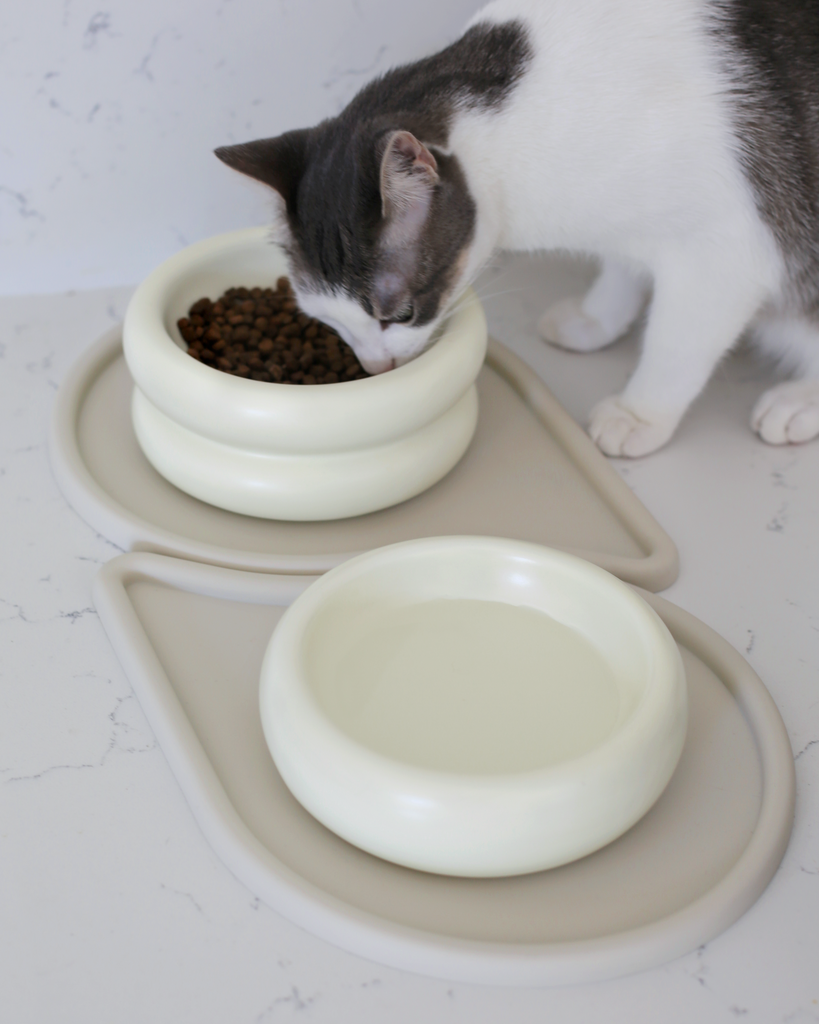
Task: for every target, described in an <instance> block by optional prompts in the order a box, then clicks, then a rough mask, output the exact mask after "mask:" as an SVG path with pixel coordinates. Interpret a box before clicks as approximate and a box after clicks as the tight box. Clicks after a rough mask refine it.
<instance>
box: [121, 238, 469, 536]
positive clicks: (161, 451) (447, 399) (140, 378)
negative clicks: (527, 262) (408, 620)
mask: <svg viewBox="0 0 819 1024" xmlns="http://www.w3.org/2000/svg"><path fill="white" fill-rule="evenodd" d="M286 272H287V265H286V260H285V256H284V253H283V252H282V250H281V249H280V248H279V247H278V246H276V245H275V244H273V243H272V242H271V241H270V238H269V232H268V230H267V229H265V228H250V229H247V230H242V231H235V232H230V233H228V234H224V235H219V236H216V237H214V238H210V239H207V240H205V241H203V242H199V243H197V244H195V245H192V246H189V247H188V248H186V249H184V250H182V251H181V252H179V253H177V254H176V255H175V256H173V257H172V258H171V259H169V260H167V261H166V262H165V263H163V264H161V265H160V266H159V267H158V268H157V269H156V270H154V271H153V273H151V274H150V275H149V276H148V277H147V278H146V280H145V281H144V282H143V283H142V284H141V285H140V286H139V288H138V289H137V290H136V292H135V293H134V296H133V298H132V299H131V302H130V304H129V306H128V310H127V312H126V316H125V323H124V327H123V343H124V350H125V358H126V361H127V363H128V368H129V370H130V372H131V375H132V377H133V379H134V385H135V386H134V392H133V399H132V420H133V425H134V430H135V433H136V437H137V440H138V442H139V445H140V447H141V449H142V451H143V452H144V454H145V456H146V457H147V459H148V461H149V462H151V464H152V465H153V466H154V468H155V469H156V470H157V471H158V472H159V473H160V474H161V475H162V476H164V477H165V478H166V479H167V480H169V481H170V482H171V483H172V484H174V485H175V486H176V487H178V488H180V489H181V490H183V491H185V492H187V493H188V494H191V495H193V496H194V497H196V498H199V499H201V500H202V501H205V502H208V503H209V504H211V505H216V506H218V507H220V508H224V509H228V510H230V511H233V512H239V513H243V514H245V515H251V516H258V517H262V518H269V519H284V520H327V519H341V518H346V517H349V516H355V515H361V514H364V513H366V512H372V511H375V510H377V509H381V508H386V507H388V506H390V505H394V504H397V503H399V502H401V501H405V500H406V499H408V498H411V497H413V496H414V495H416V494H419V493H421V492H422V491H424V490H426V489H427V488H428V487H431V486H432V485H433V484H434V483H436V482H437V481H438V480H440V479H441V478H442V477H443V476H444V475H445V474H446V473H448V472H449V471H450V470H451V469H452V468H453V466H454V465H455V464H456V463H457V462H458V460H459V459H460V458H461V456H462V455H463V454H464V452H465V451H466V449H467V447H468V446H469V443H470V441H471V439H472V436H473V434H474V431H475V427H476V425H477V414H478V400H477V392H476V389H475V378H476V377H477V375H478V372H479V371H480V368H481V366H482V364H483V360H484V356H485V352H486V341H487V335H486V321H485V318H484V314H483V310H482V308H481V306H480V303H479V302H478V300H477V298H476V297H474V296H472V295H470V296H467V297H466V299H465V301H463V302H460V303H459V305H458V308H457V310H455V311H454V312H453V313H452V315H451V316H450V318H449V320H448V321H446V322H445V323H444V324H443V327H442V328H441V330H440V331H439V333H438V334H437V335H436V336H435V338H434V340H433V343H432V344H431V345H430V346H429V347H428V348H427V349H426V350H425V351H424V352H422V353H421V354H420V355H419V356H418V357H417V358H416V359H414V360H412V361H411V362H408V363H406V364H405V365H403V366H399V367H397V368H395V369H393V370H390V371H389V372H386V373H380V374H378V375H376V376H370V375H369V374H367V373H366V372H365V371H364V369H363V367H362V366H361V365H360V364H359V363H358V362H357V361H356V360H355V356H354V354H353V352H352V350H351V349H350V348H349V347H348V346H347V345H345V344H344V342H343V341H342V339H341V338H340V337H339V336H338V335H337V334H336V332H335V331H334V330H333V329H332V328H330V327H328V326H327V325H325V324H322V323H320V322H319V321H316V320H313V319H311V318H310V317H308V316H306V315H305V314H303V313H301V311H300V310H299V309H298V308H297V306H296V303H295V299H294V296H293V294H292V290H291V289H290V286H289V283H288V282H287V280H286V277H285V275H286Z"/></svg>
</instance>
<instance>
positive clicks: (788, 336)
mask: <svg viewBox="0 0 819 1024" xmlns="http://www.w3.org/2000/svg"><path fill="white" fill-rule="evenodd" d="M753 338H754V340H755V341H756V342H757V344H758V345H759V346H760V347H761V348H762V349H764V350H765V351H767V352H769V353H771V354H772V355H774V356H776V357H777V358H778V359H784V360H786V361H787V362H788V363H790V364H791V365H792V366H794V367H795V369H796V376H795V379H794V380H788V381H784V382H783V383H782V384H777V385H776V386H775V387H772V388H769V389H768V390H767V391H766V392H764V393H763V395H762V396H761V397H760V399H759V401H758V402H757V403H756V405H755V406H754V410H753V412H752V413H751V427H752V428H753V429H754V430H755V431H756V432H757V433H758V434H759V436H760V437H761V438H762V440H763V441H767V442H768V444H799V443H801V442H802V441H810V440H811V439H812V438H814V437H817V436H819V324H816V323H813V322H812V321H810V320H808V319H807V318H801V317H785V316H782V317H776V318H774V317H766V318H765V319H764V320H761V321H760V322H759V323H758V324H756V325H755V327H754V331H753Z"/></svg>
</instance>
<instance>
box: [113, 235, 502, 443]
mask: <svg viewBox="0 0 819 1024" xmlns="http://www.w3.org/2000/svg"><path fill="white" fill-rule="evenodd" d="M248 254H249V255H250V256H251V257H253V258H254V259H259V260H262V261H268V260H269V263H270V279H271V281H275V279H276V277H278V276H279V275H281V274H282V273H284V272H285V270H286V265H285V263H284V256H283V254H282V253H281V250H280V249H279V247H278V246H276V245H275V244H274V243H273V242H272V240H271V239H270V233H269V230H268V229H267V228H245V229H242V230H239V231H230V232H227V233H225V234H222V235H217V236H214V237H212V238H207V239H205V240H203V241H201V242H197V243H195V244H193V245H190V246H188V247H187V248H185V249H183V250H181V251H180V252H178V253H176V254H175V255H173V256H171V257H170V258H169V259H168V260H166V261H165V262H164V263H161V264H160V265H159V266H158V267H156V268H155V269H154V270H153V271H152V272H151V273H150V274H149V275H148V276H147V277H146V278H145V280H144V281H143V282H142V283H141V284H140V285H139V287H138V288H137V289H136V291H135V292H134V295H133V296H132V298H131V300H130V302H129V304H128V308H127V310H126V313H125V320H124V324H123V348H124V352H125V358H126V362H127V363H128V367H129V369H130V371H131V375H132V376H133V378H134V381H135V383H136V385H137V387H138V388H139V389H140V390H141V391H142V392H143V394H144V395H145V396H146V398H148V399H149V400H150V402H151V403H152V404H153V405H155V406H156V407H157V408H158V409H159V410H160V411H161V412H163V413H164V414H165V415H166V416H168V417H170V418H171V419H172V420H175V421H176V422H178V423H179V424H180V425H182V426H184V427H186V428H187V429H189V430H191V431H194V432H195V433H199V434H202V435H203V436H204V437H207V438H210V439H211V440H213V441H218V442H221V443H224V444H227V445H232V446H235V447H239V448H244V449H246V450H248V451H260V452H268V451H269V452H272V453H282V454H284V453H297V454H301V453H311V452H335V451H346V450H350V449H357V448H370V447H373V446H376V445H379V444H383V443H386V442H388V441H391V440H394V439H397V438H400V437H402V436H404V435H406V434H408V433H411V432H413V431H416V430H418V429H419V428H421V427H423V426H425V425H426V424H427V423H429V422H431V421H432V420H434V419H437V418H438V417H439V416H440V415H442V414H443V413H444V412H445V411H446V409H448V408H449V407H450V406H451V405H452V404H453V403H455V402H457V401H458V399H459V398H461V397H462V395H463V394H464V393H465V392H466V391H467V389H468V388H469V387H470V385H471V384H472V382H473V381H474V379H475V377H476V376H477V374H478V371H479V370H480V367H481V365H482V363H483V360H484V356H485V353H486V337H487V334H486V318H485V316H484V313H483V308H482V306H481V304H480V302H479V301H478V299H477V296H476V295H475V294H474V292H472V291H471V290H468V292H467V293H466V294H465V296H464V298H463V300H462V301H460V302H459V304H458V306H457V308H456V310H455V311H454V312H453V313H452V314H451V316H450V317H449V318H448V320H447V321H446V322H445V324H444V326H443V330H442V332H441V334H440V336H439V337H438V339H437V341H435V343H434V344H432V345H431V346H430V347H429V348H428V349H427V350H426V351H424V352H423V353H422V354H421V355H420V356H418V358H416V359H414V360H412V361H411V362H409V363H407V364H405V365H404V366H400V367H398V368H397V369H395V370H392V371H390V372H389V373H384V374H379V375H378V376H375V377H370V378H368V379H365V380H357V381H349V382H345V383H343V384H337V385H333V384H327V385H322V386H320V387H312V388H301V387H292V386H290V385H285V384H276V383H267V382H262V381H255V380H244V379H242V378H240V377H233V376H231V375H230V374H226V373H222V372H221V371H219V370H215V369H213V368H212V367H209V366H205V365H204V364H202V363H199V362H197V361H196V360H193V359H190V358H189V357H188V356H187V355H186V354H185V351H184V349H183V348H182V347H181V346H180V345H179V344H178V343H177V342H176V341H175V340H174V338H173V337H172V336H171V334H170V333H169V328H168V324H167V318H168V316H169V306H170V305H172V304H173V301H174V297H175V295H176V294H177V292H178V290H179V289H180V288H182V287H183V286H184V284H185V282H187V281H189V280H190V278H191V277H192V276H194V275H198V274H201V275H202V276H203V279H205V275H206V273H207V272H208V270H207V268H208V267H211V266H213V264H214V261H218V260H220V259H226V258H231V257H233V258H235V260H236V261H237V266H241V263H240V261H241V260H242V259H243V258H247V257H248ZM243 272H245V273H246V272H247V271H243V270H242V269H239V270H237V272H236V275H235V276H236V277H237V278H241V276H242V273H243ZM220 274H221V271H220ZM230 281H232V283H233V284H236V283H241V282H237V281H234V280H233V278H232V277H231V278H230ZM251 283H252V282H251ZM228 286H229V281H228V279H227V278H225V279H224V287H228ZM214 287H222V286H221V285H219V286H214ZM201 290H202V291H205V290H207V286H206V285H204V284H203V286H202V289H201ZM213 297H214V298H215V297H216V296H215V295H214V296H213Z"/></svg>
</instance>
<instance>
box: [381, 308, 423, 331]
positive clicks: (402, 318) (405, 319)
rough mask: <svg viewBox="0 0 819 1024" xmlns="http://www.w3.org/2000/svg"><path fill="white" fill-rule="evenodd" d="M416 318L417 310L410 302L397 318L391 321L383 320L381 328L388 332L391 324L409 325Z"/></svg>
mask: <svg viewBox="0 0 819 1024" xmlns="http://www.w3.org/2000/svg"><path fill="white" fill-rule="evenodd" d="M414 316H415V309H414V308H413V305H412V303H411V302H410V303H408V304H407V305H406V306H404V308H403V309H401V310H400V312H399V313H397V314H396V315H395V316H391V317H390V318H389V320H382V321H381V328H382V330H386V329H387V328H388V327H389V326H390V324H408V323H409V322H410V320H412V318H413V317H414Z"/></svg>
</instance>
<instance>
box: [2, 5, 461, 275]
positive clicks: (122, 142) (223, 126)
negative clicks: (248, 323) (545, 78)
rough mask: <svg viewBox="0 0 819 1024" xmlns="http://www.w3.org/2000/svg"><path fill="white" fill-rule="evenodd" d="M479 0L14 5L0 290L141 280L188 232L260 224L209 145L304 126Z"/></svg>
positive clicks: (456, 26)
mask: <svg viewBox="0 0 819 1024" xmlns="http://www.w3.org/2000/svg"><path fill="white" fill-rule="evenodd" d="M479 6H480V0H449V2H448V3H446V4H441V3H438V2H437V0H414V3H412V4H404V5H402V4H385V3H383V0H307V2H294V0H270V2H263V0H249V2H244V3H235V2H230V0H201V2H199V3H196V4H184V3H181V2H180V0H171V2H170V3H168V2H165V0H142V2H141V3H139V4H135V3H129V2H127V0H112V2H110V3H106V4H105V5H104V7H102V6H97V5H96V4H94V3H89V2H87V0H72V2H63V0H46V2H45V3H38V4H7V5H6V8H5V9H4V17H3V30H2V36H1V37H0V54H2V60H0V91H2V94H3V95H4V96H14V103H13V104H6V109H5V110H4V115H3V116H4V121H3V141H2V145H0V218H2V219H3V222H4V236H5V242H6V244H5V245H4V246H3V247H2V249H0V292H2V293H3V294H15V293H33V292H53V291H60V290H64V289H66V288H72V287H81V288H97V287H104V286H108V285H116V284H120V283H121V282H123V281H137V280H140V279H141V278H142V277H144V276H145V274H146V273H147V272H148V271H149V270H150V269H151V268H152V267H153V266H155V265H156V264H157V263H159V262H160V261H161V260H162V259H164V258H166V257H167V256H170V255H171V254H172V253H173V252H175V251H176V250H177V249H178V248H179V247H180V246H181V245H185V244H187V243H188V241H190V242H193V241H196V240H198V239H200V238H204V237H206V236H208V235H211V234H216V233H218V232H219V231H227V230H230V229H231V228H237V227H244V226H249V225H251V224H257V223H263V222H264V221H265V220H266V219H267V218H268V217H269V200H268V196H267V193H266V192H265V190H263V189H254V188H252V187H249V186H247V185H245V184H244V183H242V182H241V181H239V180H238V179H237V178H236V176H235V175H232V174H231V173H230V172H229V171H228V170H227V169H226V168H225V167H223V166H222V165H220V164H219V162H218V161H217V160H216V159H215V157H213V155H212V150H213V149H214V148H215V147H216V146H219V145H224V144H227V143H230V142H240V141H245V140H246V139H249V138H253V137H260V136H268V135H276V134H278V133H279V132H282V131H286V130H287V129H289V128H296V127H302V126H303V125H308V124H314V123H316V122H317V121H319V120H321V119H322V118H323V117H327V116H328V115H331V114H335V113H337V112H338V110H339V109H340V108H341V107H342V106H343V105H344V104H345V103H346V102H347V101H348V100H349V99H350V97H351V96H352V94H353V93H354V92H355V91H356V90H357V89H358V88H359V87H360V86H361V85H362V84H363V83H364V82H365V81H366V80H367V79H368V78H369V77H371V76H372V75H373V74H375V73H376V72H378V71H381V70H385V69H386V68H387V67H388V66H389V65H390V64H394V63H401V62H404V61H408V60H412V59H415V58H417V57H419V56H422V55H423V54H425V53H429V52H432V51H433V50H435V49H439V48H440V47H441V46H443V45H446V43H447V42H449V41H451V40H452V39H454V38H455V36H456V35H457V34H458V33H459V32H460V30H461V28H462V26H463V24H464V23H465V22H466V20H467V18H468V17H469V16H470V15H471V14H472V13H473V12H474V11H475V10H477V8H478V7H479Z"/></svg>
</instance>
